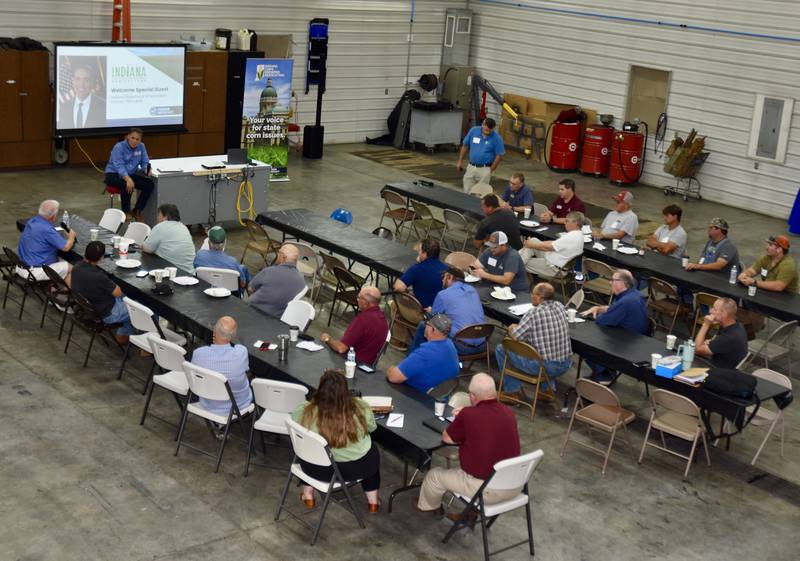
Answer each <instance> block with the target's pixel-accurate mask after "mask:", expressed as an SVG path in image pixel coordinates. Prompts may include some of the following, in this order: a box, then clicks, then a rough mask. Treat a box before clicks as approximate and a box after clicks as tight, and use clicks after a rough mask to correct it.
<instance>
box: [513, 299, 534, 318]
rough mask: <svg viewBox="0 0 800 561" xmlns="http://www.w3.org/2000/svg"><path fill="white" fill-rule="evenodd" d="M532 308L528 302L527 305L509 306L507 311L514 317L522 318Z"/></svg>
mask: <svg viewBox="0 0 800 561" xmlns="http://www.w3.org/2000/svg"><path fill="white" fill-rule="evenodd" d="M532 308H533V304H531V303H530V302H528V303H527V304H516V305H514V306H509V307H508V311H509V312H511V313H512V314H514V315H515V316H522V315H525V314H526V313H528V311H529V310H531V309H532Z"/></svg>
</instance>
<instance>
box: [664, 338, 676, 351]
mask: <svg viewBox="0 0 800 561" xmlns="http://www.w3.org/2000/svg"><path fill="white" fill-rule="evenodd" d="M677 340H678V338H677V337H676V336H675V335H667V349H669V350H670V351H671V350H672V349H674V348H675V341H677Z"/></svg>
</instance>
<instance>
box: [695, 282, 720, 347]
mask: <svg viewBox="0 0 800 561" xmlns="http://www.w3.org/2000/svg"><path fill="white" fill-rule="evenodd" d="M719 298H720V297H719V296H717V295H716V294H710V293H708V292H695V293H694V319H693V320H692V339H694V336H695V334H696V333H697V329H698V328H699V327H702V325H703V318H705V317H706V316H707V315H708V311H709V310H710V309H711V307H712V306H713V305H714V302H716V301H717V300H718V299H719Z"/></svg>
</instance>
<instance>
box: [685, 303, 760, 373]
mask: <svg viewBox="0 0 800 561" xmlns="http://www.w3.org/2000/svg"><path fill="white" fill-rule="evenodd" d="M715 326H716V327H719V331H718V332H717V335H716V336H715V337H714V338H713V339H709V338H708V332H709V331H710V330H711V328H712V327H715ZM694 345H695V351H694V352H695V354H696V355H697V356H701V357H703V358H707V359H709V360H710V362H711V364H712V365H713V366H716V367H718V368H736V365H738V364H739V363H740V362H741V361H742V359H744V357H745V356H747V332H746V331H745V329H744V326H742V324H741V323H739V322H738V321H736V302H734V301H733V300H731V299H730V298H718V299H717V300H716V302H714V305H713V306H712V307H711V311H710V312H709V313H708V315H707V316H706V317H705V318H703V325H702V327H700V331H698V332H697V335H696V336H695V338H694Z"/></svg>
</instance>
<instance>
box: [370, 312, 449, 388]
mask: <svg viewBox="0 0 800 561" xmlns="http://www.w3.org/2000/svg"><path fill="white" fill-rule="evenodd" d="M451 327H452V324H451V322H450V319H449V318H448V317H447V316H446V315H444V314H437V315H435V316H433V317H432V318H431V319H429V320H428V321H427V322H426V325H425V338H426V339H427V340H428V342H427V343H423V344H422V345H420V346H419V348H417V349H416V350H415V351H414V352H412V353H411V354H409V355H408V356H407V357H406V358H405V359H403V361H402V362H401V363H400V364H398V365H397V366H392V367H390V368H389V370H387V371H386V379H387V380H389V381H390V382H391V383H393V384H403V383H405V384H408V385H409V386H411V387H412V388H416V389H418V390H419V391H421V392H427V391H428V390H430V389H431V388H435V387H436V386H438V385H439V384H441V383H442V382H444V381H445V380H450V379H451V378H455V377H457V376H458V373H459V371H460V370H461V367H460V366H459V364H458V352H457V351H456V348H455V347H454V346H453V341H451V340H450V338H449V337H448V336H447V334H448V333H450V328H451Z"/></svg>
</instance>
